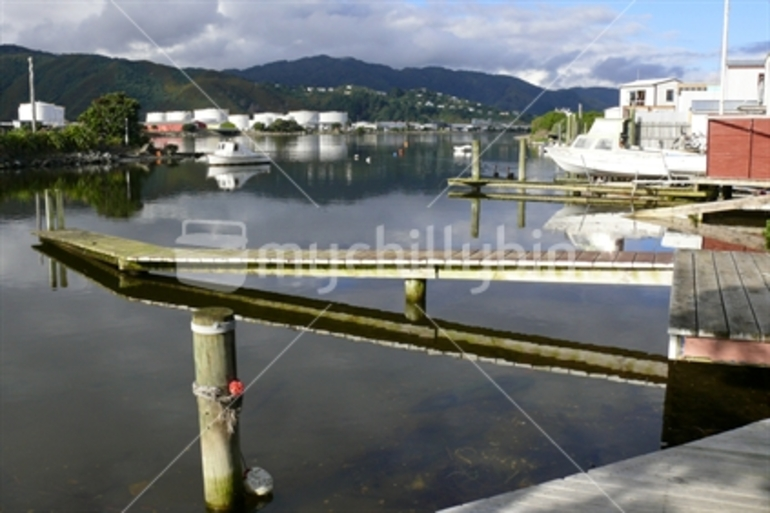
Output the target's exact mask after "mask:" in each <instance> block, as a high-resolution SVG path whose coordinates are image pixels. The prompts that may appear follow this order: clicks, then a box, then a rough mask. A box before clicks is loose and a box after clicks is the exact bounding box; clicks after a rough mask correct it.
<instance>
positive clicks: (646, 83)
mask: <svg viewBox="0 0 770 513" xmlns="http://www.w3.org/2000/svg"><path fill="white" fill-rule="evenodd" d="M664 82H681V80H679V79H678V78H675V77H669V78H649V79H645V80H634V81H633V82H628V83H626V84H621V85H620V87H621V88H623V87H645V86H654V85H658V84H662V83H664Z"/></svg>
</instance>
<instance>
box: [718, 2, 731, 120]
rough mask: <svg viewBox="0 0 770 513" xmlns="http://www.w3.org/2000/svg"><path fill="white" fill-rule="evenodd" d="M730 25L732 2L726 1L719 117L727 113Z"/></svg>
mask: <svg viewBox="0 0 770 513" xmlns="http://www.w3.org/2000/svg"><path fill="white" fill-rule="evenodd" d="M729 23H730V0H725V14H724V25H723V26H722V78H721V83H720V85H719V95H720V96H719V115H720V116H722V115H723V114H724V113H725V97H726V95H727V35H728V34H727V33H728V30H727V27H728V26H729Z"/></svg>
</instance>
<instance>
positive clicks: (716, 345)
mask: <svg viewBox="0 0 770 513" xmlns="http://www.w3.org/2000/svg"><path fill="white" fill-rule="evenodd" d="M669 314H670V318H669V329H668V333H669V336H670V337H671V340H670V346H669V358H671V359H682V358H701V359H705V360H711V361H733V362H736V363H741V362H743V363H758V364H763V365H770V253H738V252H710V251H679V252H678V253H677V255H676V266H675V270H674V282H673V287H672V291H671V304H670V308H669Z"/></svg>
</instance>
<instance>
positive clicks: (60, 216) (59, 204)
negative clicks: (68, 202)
mask: <svg viewBox="0 0 770 513" xmlns="http://www.w3.org/2000/svg"><path fill="white" fill-rule="evenodd" d="M56 229H57V230H64V193H63V192H62V191H61V190H60V189H56Z"/></svg>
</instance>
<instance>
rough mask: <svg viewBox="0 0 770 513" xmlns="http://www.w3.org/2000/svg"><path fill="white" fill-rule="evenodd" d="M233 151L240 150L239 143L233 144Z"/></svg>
mask: <svg viewBox="0 0 770 513" xmlns="http://www.w3.org/2000/svg"><path fill="white" fill-rule="evenodd" d="M233 151H238V143H235V144H233Z"/></svg>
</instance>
